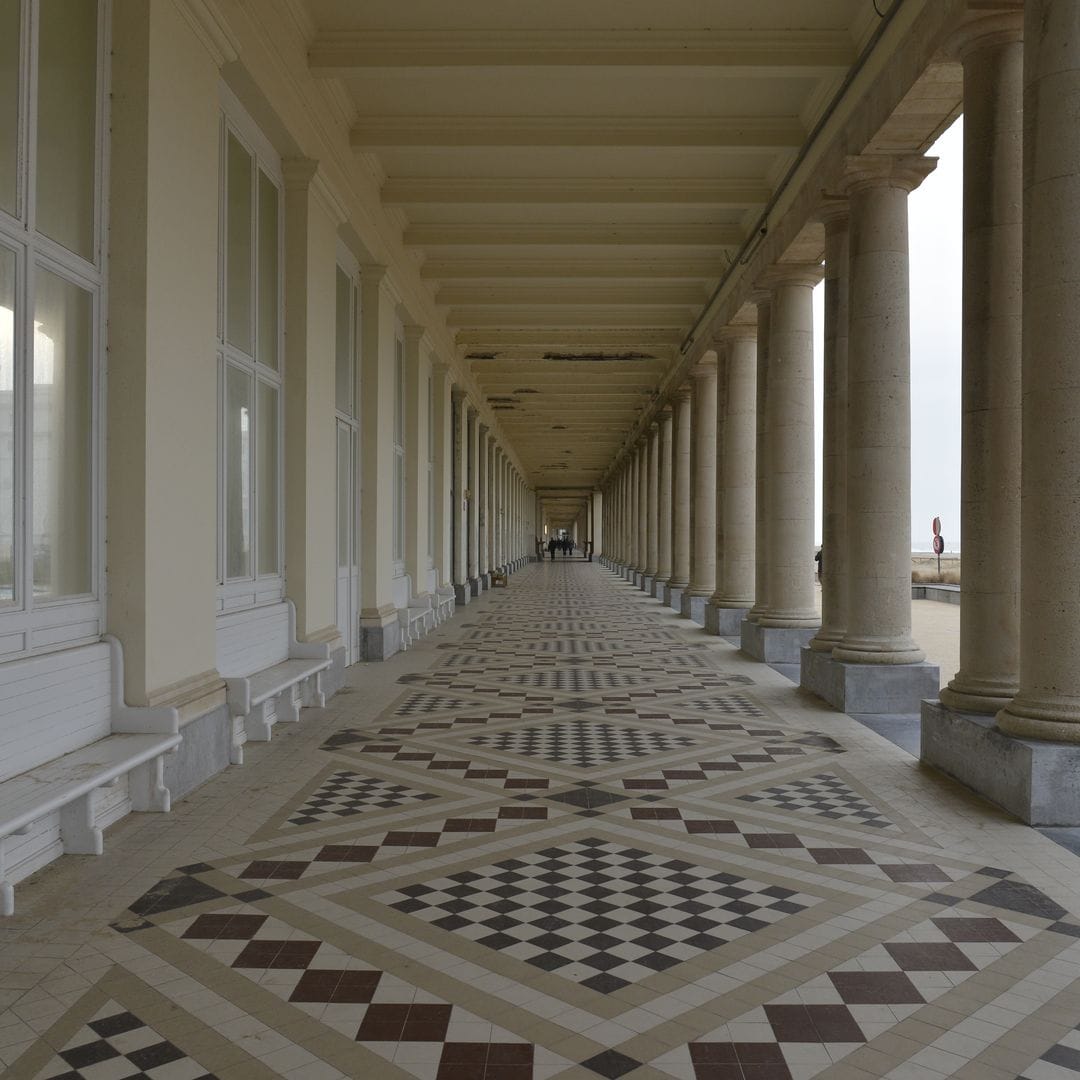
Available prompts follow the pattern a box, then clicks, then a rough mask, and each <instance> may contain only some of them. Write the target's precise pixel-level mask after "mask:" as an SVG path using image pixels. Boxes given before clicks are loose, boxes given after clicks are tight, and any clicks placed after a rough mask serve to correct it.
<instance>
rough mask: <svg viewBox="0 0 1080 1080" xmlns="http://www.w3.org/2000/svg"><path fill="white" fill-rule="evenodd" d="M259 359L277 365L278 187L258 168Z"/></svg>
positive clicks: (275, 366)
mask: <svg viewBox="0 0 1080 1080" xmlns="http://www.w3.org/2000/svg"><path fill="white" fill-rule="evenodd" d="M259 362H260V363H262V364H266V365H267V366H268V367H272V368H273V369H274V370H275V371H276V370H277V366H278V189H277V187H276V186H275V184H274V182H273V180H271V179H270V177H269V176H267V175H266V173H264V172H263V171H262V170H261V169H260V170H259Z"/></svg>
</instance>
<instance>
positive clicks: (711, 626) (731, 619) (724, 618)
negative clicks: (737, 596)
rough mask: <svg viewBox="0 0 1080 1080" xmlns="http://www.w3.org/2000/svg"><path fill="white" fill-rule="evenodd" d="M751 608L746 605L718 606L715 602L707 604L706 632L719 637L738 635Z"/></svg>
mask: <svg viewBox="0 0 1080 1080" xmlns="http://www.w3.org/2000/svg"><path fill="white" fill-rule="evenodd" d="M749 610H750V609H749V608H744V607H717V606H716V605H715V604H706V605H705V633H706V634H716V635H717V637H738V636H739V632H740V631H741V629H742V624H743V619H745V618H746V613H747V612H748V611H749Z"/></svg>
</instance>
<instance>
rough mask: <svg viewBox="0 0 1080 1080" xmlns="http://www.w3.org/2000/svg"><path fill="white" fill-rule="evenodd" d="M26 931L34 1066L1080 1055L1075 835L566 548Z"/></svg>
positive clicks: (884, 1060)
mask: <svg viewBox="0 0 1080 1080" xmlns="http://www.w3.org/2000/svg"><path fill="white" fill-rule="evenodd" d="M303 717H304V719H303V721H302V722H301V723H300V724H295V725H279V727H278V728H277V731H276V733H275V737H274V739H273V741H272V742H269V743H260V744H255V745H252V746H249V747H248V750H249V757H248V760H247V762H246V763H245V767H244V768H243V769H231V770H228V771H226V772H224V773H222V774H221V775H219V776H217V777H215V778H213V779H212V780H210V781H209V782H208V783H207V784H205V785H204V786H203V787H202V788H201V789H200V790H199V791H198V792H197V793H195V794H194V795H192V796H191V797H190V798H188V799H186V800H185V801H183V802H182V803H180V804H179V805H177V806H176V808H175V811H174V812H173V813H172V814H171V815H145V814H143V815H131V816H128V817H126V818H124V819H123V821H121V822H120V823H119V824H118V825H117V826H116V827H115V829H114V830H113V832H112V833H111V834H110V843H109V845H108V847H107V848H106V850H105V853H104V855H102V856H101V857H100V858H96V859H95V858H79V857H69V858H65V859H62V860H60V861H57V862H54V863H53V864H51V865H50V866H49V867H47V868H46V869H45V870H44V871H42V872H41V873H40V874H38V875H37V876H36V877H35V878H33V879H30V880H28V881H27V882H25V883H24V884H23V885H22V887H21V889H20V893H19V908H18V911H17V913H16V915H15V916H14V917H12V918H11V919H8V920H6V921H5V922H4V924H3V926H2V927H0V935H2V941H3V943H4V946H5V948H4V951H3V956H4V958H5V964H6V965H7V966H6V967H5V969H4V970H3V971H2V972H0V993H2V995H3V997H2V999H0V1004H2V1005H3V1008H4V1010H6V1011H4V1012H2V1013H0V1060H2V1062H3V1064H4V1065H5V1066H6V1068H7V1070H8V1071H7V1072H6V1073H5V1075H10V1076H17V1077H51V1078H57V1077H68V1078H75V1077H85V1078H87V1080H99V1078H100V1080H106V1078H109V1080H112V1078H123V1077H139V1078H143V1077H152V1078H154V1080H195V1078H197V1077H198V1078H206V1077H221V1078H232V1077H237V1078H239V1077H244V1078H247V1077H264V1076H278V1075H283V1076H287V1077H291V1078H296V1080H300V1078H304V1080H316V1078H324V1077H327V1078H329V1077H339V1076H346V1077H358V1076H362V1077H374V1078H378V1080H391V1078H399V1077H400V1078H405V1077H420V1078H423V1080H474V1078H475V1080H485V1078H486V1080H527V1078H534V1080H548V1078H555V1077H559V1078H567V1080H569V1078H571V1077H574V1078H587V1077H621V1076H628V1077H633V1078H634V1080H646V1078H659V1077H677V1078H680V1080H781V1078H788V1077H794V1078H797V1080H801V1078H806V1077H811V1076H816V1077H822V1078H825V1077H828V1078H833V1080H840V1078H847V1080H855V1078H867V1077H893V1078H896V1080H900V1078H905V1080H921V1078H933V1077H937V1076H941V1075H954V1076H958V1077H967V1078H970V1080H996V1078H999V1077H1000V1078H1004V1077H1009V1078H1015V1077H1017V1076H1023V1077H1025V1078H1029V1080H1053V1078H1061V1077H1075V1076H1076V1075H1077V1071H1076V1070H1077V1068H1078V1065H1077V1063H1078V1062H1080V1033H1077V1032H1076V1031H1074V1030H1073V1029H1074V1028H1075V1026H1076V1023H1077V1021H1078V1019H1080V919H1077V918H1075V917H1074V916H1073V915H1071V914H1070V912H1080V899H1078V898H1077V896H1076V892H1075V889H1076V884H1077V877H1076V874H1075V863H1074V862H1073V857H1072V856H1070V855H1068V854H1066V853H1065V852H1063V851H1062V850H1061V849H1060V848H1058V847H1056V846H1055V845H1053V844H1052V843H1051V842H1050V841H1049V840H1047V839H1046V838H1044V837H1043V836H1041V835H1039V834H1038V833H1036V832H1034V831H1033V830H1031V829H1028V828H1026V827H1025V826H1022V825H1019V824H1016V823H1014V822H1013V821H1011V820H1010V819H1008V818H1007V817H1006V816H1005V815H1004V814H1002V813H996V812H993V811H990V810H989V809H988V808H987V807H986V806H985V805H983V804H977V803H976V802H975V801H974V800H973V799H972V798H971V797H970V796H969V795H966V794H964V793H963V792H962V791H961V789H959V788H958V787H955V786H953V785H952V784H951V782H949V781H947V780H945V779H944V778H942V777H941V776H940V775H937V774H933V773H930V772H929V771H925V770H921V769H920V768H919V766H918V765H917V763H916V762H915V760H914V759H913V758H911V757H909V756H908V755H906V754H905V753H904V752H903V751H901V750H899V749H898V748H896V747H894V746H892V745H891V744H889V743H887V742H885V741H884V740H883V739H881V738H879V737H878V736H877V735H875V734H874V733H872V732H871V731H869V730H867V729H866V728H864V727H862V726H861V725H859V724H858V723H856V722H855V721H853V720H851V719H850V718H848V717H846V716H844V715H842V714H840V713H836V712H833V711H831V710H829V709H827V708H825V707H824V706H822V705H820V704H818V703H817V702H815V700H814V699H813V698H811V697H810V696H809V695H803V694H800V693H797V692H796V691H795V690H794V689H793V688H792V686H791V684H790V683H789V682H787V680H785V679H784V678H783V677H782V676H780V675H779V674H777V673H776V672H774V671H773V670H772V669H770V668H769V667H767V666H766V665H763V664H754V663H752V662H750V661H749V660H747V659H746V658H745V657H744V656H742V655H741V654H740V653H738V652H737V651H736V649H734V648H733V647H732V646H731V645H729V644H728V643H727V642H726V641H724V640H723V639H720V638H715V637H712V638H710V637H707V636H706V635H705V634H704V633H703V632H702V631H701V630H700V629H699V628H698V627H697V626H695V625H693V624H692V623H690V622H689V621H687V620H683V619H680V618H679V617H678V616H676V615H675V614H673V613H672V612H671V611H670V609H666V608H663V607H662V606H661V605H660V604H659V603H658V602H657V601H655V600H652V599H650V598H648V597H645V596H643V595H642V594H641V593H640V592H639V591H638V590H636V589H634V588H633V587H631V586H629V585H627V584H626V583H625V582H623V581H621V580H620V579H619V578H618V577H616V576H615V575H614V574H613V573H611V572H610V571H608V570H606V569H604V568H602V567H601V566H599V565H598V564H595V563H588V562H584V561H580V560H570V559H565V560H559V561H556V562H543V563H533V564H531V565H530V566H528V567H527V568H526V569H525V570H523V571H522V572H521V573H520V574H517V575H514V577H513V578H512V580H511V582H510V585H509V587H508V588H506V589H498V590H494V591H491V592H488V593H486V594H484V596H482V597H480V598H479V599H478V600H477V601H476V602H475V603H474V605H471V606H470V607H468V608H467V609H465V610H464V611H463V612H462V613H461V615H460V617H459V618H457V619H455V620H453V621H452V622H451V623H449V624H447V625H444V626H443V627H441V628H440V629H439V630H438V631H437V632H435V633H433V634H431V635H430V636H429V637H428V638H427V639H425V640H424V641H422V642H420V643H419V644H418V645H417V646H416V647H415V648H413V649H411V650H410V651H409V652H408V653H405V654H401V655H398V656H395V657H394V658H392V659H391V660H390V661H388V662H386V663H384V664H381V665H363V666H360V667H354V668H351V669H349V673H348V682H347V685H346V688H345V690H344V691H342V692H341V693H339V694H338V695H337V696H335V697H334V698H333V699H332V701H330V702H329V704H328V706H327V708H326V709H324V710H306V711H305V712H304V713H303Z"/></svg>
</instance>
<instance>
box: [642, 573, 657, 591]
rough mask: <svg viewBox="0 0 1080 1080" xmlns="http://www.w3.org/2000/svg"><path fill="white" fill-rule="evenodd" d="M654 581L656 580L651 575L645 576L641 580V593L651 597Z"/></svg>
mask: <svg viewBox="0 0 1080 1080" xmlns="http://www.w3.org/2000/svg"><path fill="white" fill-rule="evenodd" d="M654 581H656V578H655V577H654V576H653V575H652V574H645V575H644V577H642V579H641V591H642V592H643V593H648V594H649V596H652V590H653V582H654Z"/></svg>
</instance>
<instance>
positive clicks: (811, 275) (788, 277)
mask: <svg viewBox="0 0 1080 1080" xmlns="http://www.w3.org/2000/svg"><path fill="white" fill-rule="evenodd" d="M824 276H825V268H824V267H823V266H822V265H821V263H783V262H780V263H773V265H772V266H770V267H768V268H767V269H766V270H765V271H764V272H763V273H762V274H761V276H760V277H759V278H758V279H757V281H755V282H754V284H755V285H757V286H758V287H759V288H766V289H769V290H770V291H772V290H773V289H776V288H779V287H782V286H784V285H803V286H806V287H808V288H813V287H814V286H815V285H816V284H817V283H818V282H819V281H820V280H821V279H822V278H823V277H824Z"/></svg>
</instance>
